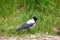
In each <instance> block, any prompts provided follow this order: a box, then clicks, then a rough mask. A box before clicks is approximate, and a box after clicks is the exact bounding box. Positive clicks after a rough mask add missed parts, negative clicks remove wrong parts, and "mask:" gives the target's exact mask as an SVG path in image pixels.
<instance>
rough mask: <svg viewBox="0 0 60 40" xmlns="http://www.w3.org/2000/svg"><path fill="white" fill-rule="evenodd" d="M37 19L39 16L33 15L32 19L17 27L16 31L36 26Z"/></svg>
mask: <svg viewBox="0 0 60 40" xmlns="http://www.w3.org/2000/svg"><path fill="white" fill-rule="evenodd" d="M37 19H38V18H37V17H36V16H33V18H32V19H30V20H28V21H27V22H25V23H24V24H22V26H21V27H19V28H17V29H16V31H20V30H23V29H31V28H33V27H34V26H35V24H36V21H37Z"/></svg>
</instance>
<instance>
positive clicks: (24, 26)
mask: <svg viewBox="0 0 60 40" xmlns="http://www.w3.org/2000/svg"><path fill="white" fill-rule="evenodd" d="M33 24H34V23H33ZM33 24H27V23H25V24H23V25H22V26H21V28H18V29H17V30H16V31H20V30H22V29H28V28H30V27H32V26H33Z"/></svg>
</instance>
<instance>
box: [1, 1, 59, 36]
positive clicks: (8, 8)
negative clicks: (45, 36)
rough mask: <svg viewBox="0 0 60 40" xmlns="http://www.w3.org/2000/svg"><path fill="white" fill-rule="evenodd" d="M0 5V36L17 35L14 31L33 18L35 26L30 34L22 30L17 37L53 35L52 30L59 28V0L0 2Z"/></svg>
mask: <svg viewBox="0 0 60 40" xmlns="http://www.w3.org/2000/svg"><path fill="white" fill-rule="evenodd" d="M0 5H1V6H0V35H7V36H13V35H14V36H15V35H18V33H17V32H16V31H15V29H17V28H19V27H20V26H21V25H22V24H23V23H24V22H26V21H27V20H29V19H31V18H32V17H33V16H37V17H38V20H37V22H36V26H35V27H34V28H33V29H32V31H31V32H29V31H27V30H22V31H21V32H19V35H23V34H24V35H25V34H26V35H27V34H35V33H45V32H48V33H49V34H54V31H53V28H54V27H56V26H57V27H59V28H60V1H59V0H36V1H35V0H9V1H8V0H1V1H0Z"/></svg>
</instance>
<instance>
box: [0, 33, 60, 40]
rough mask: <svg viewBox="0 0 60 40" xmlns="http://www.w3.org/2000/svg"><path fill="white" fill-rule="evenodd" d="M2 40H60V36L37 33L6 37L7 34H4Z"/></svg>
mask: <svg viewBox="0 0 60 40" xmlns="http://www.w3.org/2000/svg"><path fill="white" fill-rule="evenodd" d="M0 40H60V36H57V35H55V36H52V35H46V34H44V35H39V34H35V35H26V36H24V37H20V36H12V37H6V36H2V37H0Z"/></svg>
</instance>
